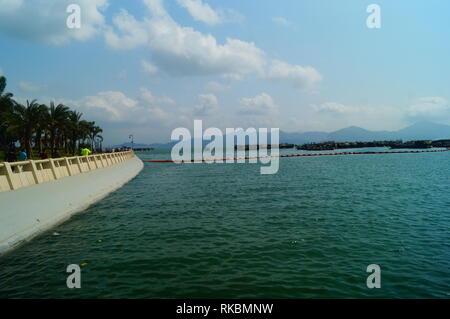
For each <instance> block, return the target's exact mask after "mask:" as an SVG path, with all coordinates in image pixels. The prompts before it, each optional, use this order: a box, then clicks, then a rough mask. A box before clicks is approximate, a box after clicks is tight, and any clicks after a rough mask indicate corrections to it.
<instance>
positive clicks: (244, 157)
mask: <svg viewBox="0 0 450 319" xmlns="http://www.w3.org/2000/svg"><path fill="white" fill-rule="evenodd" d="M447 151H450V149H448V148H447V149H440V150H429V151H392V152H339V153H312V154H283V155H267V156H243V157H234V158H221V159H208V158H206V159H193V160H188V161H183V160H151V161H143V162H146V163H200V162H205V163H206V162H215V161H221V162H224V161H235V160H242V159H244V160H248V159H258V158H271V157H310V156H336V155H373V154H411V153H437V152H447Z"/></svg>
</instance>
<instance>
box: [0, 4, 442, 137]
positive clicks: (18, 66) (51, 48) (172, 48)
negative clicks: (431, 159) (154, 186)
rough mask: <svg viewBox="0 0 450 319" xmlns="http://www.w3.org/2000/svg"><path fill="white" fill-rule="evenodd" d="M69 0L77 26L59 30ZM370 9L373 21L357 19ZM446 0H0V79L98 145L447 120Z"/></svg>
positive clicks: (391, 126) (394, 127)
mask: <svg viewBox="0 0 450 319" xmlns="http://www.w3.org/2000/svg"><path fill="white" fill-rule="evenodd" d="M70 4H77V5H79V6H80V8H81V12H80V17H81V27H80V28H79V29H76V28H75V29H70V28H68V27H67V23H66V21H67V18H68V16H69V15H70V13H67V12H66V9H67V7H68V6H69V5H70ZM370 4H377V5H378V6H379V8H380V21H381V27H380V28H368V26H367V23H366V20H367V18H368V17H369V15H370V14H371V13H368V12H367V7H368V6H369V5H370ZM449 12H450V1H447V0H441V1H438V0H429V1H407V0H397V1H390V0H383V1H381V0H379V1H375V0H371V1H364V0H346V1H331V0H302V1H299V0H283V1H275V0H246V1H242V0H226V1H225V0H133V1H124V0H122V1H120V0H26V1H25V0H0V75H4V76H6V77H7V80H8V86H7V91H9V92H12V93H14V95H15V97H16V99H17V100H18V101H19V102H25V101H26V99H38V101H39V102H41V103H47V104H48V103H49V102H50V101H56V102H58V103H64V104H66V105H68V106H70V107H71V108H73V109H77V110H79V111H81V112H82V113H83V114H84V118H85V119H87V120H94V121H96V123H97V124H98V125H100V126H101V127H102V128H103V129H104V133H103V137H104V139H105V145H108V144H109V145H113V144H118V143H122V142H126V141H128V136H129V135H130V134H133V135H134V140H135V142H139V143H154V142H168V141H170V135H171V132H172V130H174V129H175V128H177V127H186V128H189V129H192V127H193V121H194V119H201V120H203V123H204V125H203V126H204V127H205V128H206V127H218V128H220V129H222V130H225V128H227V127H229V128H238V127H242V128H244V129H245V128H248V127H255V128H260V127H267V128H280V129H281V130H284V131H289V132H304V131H333V130H336V129H340V128H343V127H346V126H350V125H356V126H360V127H363V128H366V129H370V130H397V129H400V128H403V127H405V126H408V125H409V124H412V123H415V122H418V121H422V120H430V121H434V122H437V123H443V124H450V103H449V100H450V93H449V86H448V84H449V83H450V61H449V59H448V57H449V56H450V41H449V39H450V37H449V35H450V19H448V14H449Z"/></svg>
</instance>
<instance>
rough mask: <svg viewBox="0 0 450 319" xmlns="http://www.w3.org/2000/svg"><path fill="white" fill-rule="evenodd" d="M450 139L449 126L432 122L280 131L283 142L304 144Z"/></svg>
mask: <svg viewBox="0 0 450 319" xmlns="http://www.w3.org/2000/svg"><path fill="white" fill-rule="evenodd" d="M438 139H450V126H449V125H444V124H437V123H433V122H418V123H416V124H413V125H411V126H408V127H405V128H403V129H401V130H398V131H369V130H366V129H363V128H361V127H358V126H350V127H346V128H343V129H340V130H337V131H334V132H330V133H326V132H305V133H296V132H294V133H288V132H282V133H281V132H280V140H281V141H282V142H285V143H293V144H304V143H318V142H325V141H335V142H358V141H359V142H370V141H381V140H403V141H410V140H438Z"/></svg>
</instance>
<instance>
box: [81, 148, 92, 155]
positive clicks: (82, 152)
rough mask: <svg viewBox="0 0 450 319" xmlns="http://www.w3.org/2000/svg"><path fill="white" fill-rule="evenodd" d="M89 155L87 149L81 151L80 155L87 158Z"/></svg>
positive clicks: (89, 152)
mask: <svg viewBox="0 0 450 319" xmlns="http://www.w3.org/2000/svg"><path fill="white" fill-rule="evenodd" d="M91 153H92V152H91V151H90V150H89V149H88V148H87V147H85V148H83V149H81V155H83V156H87V155H89V154H91Z"/></svg>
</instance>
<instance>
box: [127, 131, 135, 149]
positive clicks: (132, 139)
mask: <svg viewBox="0 0 450 319" xmlns="http://www.w3.org/2000/svg"><path fill="white" fill-rule="evenodd" d="M128 138H129V139H131V150H133V145H134V136H133V134H130V136H128Z"/></svg>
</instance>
